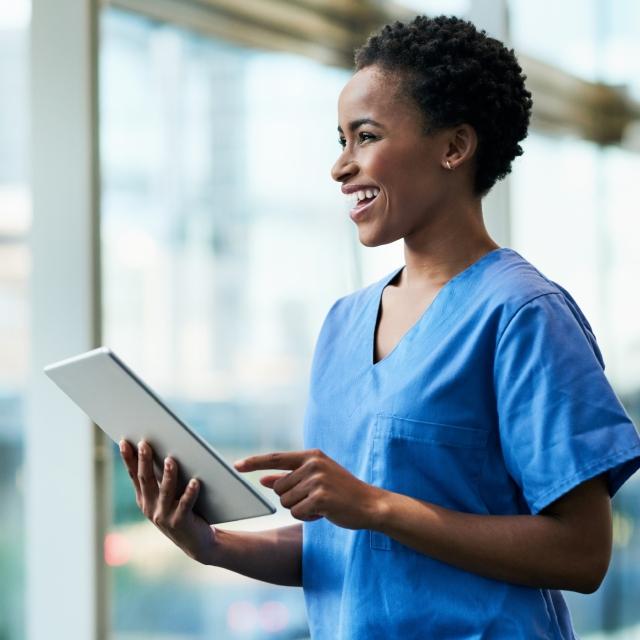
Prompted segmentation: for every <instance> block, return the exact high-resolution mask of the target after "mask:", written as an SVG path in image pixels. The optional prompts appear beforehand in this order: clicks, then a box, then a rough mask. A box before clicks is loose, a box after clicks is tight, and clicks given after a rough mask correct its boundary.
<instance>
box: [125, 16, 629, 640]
mask: <svg viewBox="0 0 640 640" xmlns="http://www.w3.org/2000/svg"><path fill="white" fill-rule="evenodd" d="M355 61H356V69H355V73H354V74H353V76H352V77H351V78H350V79H349V81H348V82H347V84H346V86H345V87H344V88H343V90H342V92H341V93H340V96H339V100H338V132H339V134H340V138H339V141H340V145H341V147H342V149H341V152H340V154H339V157H338V158H337V160H336V162H335V164H334V166H333V168H332V171H331V173H332V177H333V178H334V180H336V181H338V182H340V183H341V185H342V191H343V193H345V194H346V195H348V196H350V197H351V198H355V200H356V201H354V203H353V204H354V206H353V208H352V209H351V218H352V220H353V221H354V223H355V224H356V225H357V229H358V235H359V238H360V242H361V243H362V244H363V245H365V246H371V247H372V246H379V245H383V244H388V243H390V242H394V241H395V240H399V239H402V240H403V242H404V258H405V264H404V265H402V266H400V267H398V268H396V269H394V270H393V271H392V272H391V273H389V274H388V275H386V276H385V277H384V278H382V279H381V280H379V281H378V282H376V283H374V284H372V285H370V286H368V287H365V288H362V289H359V290H357V291H355V292H354V293H351V294H349V295H347V296H344V297H341V298H340V299H338V300H337V301H336V302H335V303H334V304H333V305H332V306H331V308H330V309H329V311H328V313H327V315H326V317H325V320H324V323H323V325H322V328H321V330H320V334H319V337H318V340H317V343H316V347H315V352H314V357H313V363H312V368H311V381H310V387H309V397H308V403H307V407H306V411H305V417H304V430H303V431H304V449H303V450H301V451H282V452H277V451H276V452H271V453H266V454H261V455H251V456H249V457H246V458H244V459H242V460H239V461H238V462H236V468H237V469H238V470H239V471H242V472H252V471H256V470H272V472H271V473H269V474H267V475H265V476H263V477H262V479H261V482H262V484H263V485H264V486H266V487H269V488H271V489H273V491H275V493H276V494H277V495H278V496H279V498H280V503H281V505H282V506H283V507H284V508H286V509H288V510H290V513H291V515H292V516H293V517H294V518H295V519H297V520H299V521H301V522H302V524H294V525H291V526H288V527H283V528H280V529H274V530H271V531H266V532H260V533H249V532H239V531H222V530H214V531H213V532H212V533H210V532H209V530H208V529H206V527H203V525H202V522H198V521H197V519H196V520H194V518H193V517H192V514H190V513H189V507H190V505H192V504H193V502H194V500H195V497H196V495H197V487H196V488H194V489H192V490H189V492H188V493H187V494H185V495H183V496H179V495H175V493H174V490H173V489H172V487H173V485H172V482H171V477H172V475H171V473H165V475H164V476H163V478H162V480H161V481H160V482H156V481H155V479H154V478H153V477H152V476H151V475H150V471H149V467H148V465H145V460H148V459H149V454H150V451H149V450H148V447H146V446H144V445H143V446H142V448H141V449H140V453H141V457H140V458H138V455H137V453H136V452H134V451H127V455H126V456H125V459H126V463H127V466H128V467H129V470H130V472H131V474H132V479H133V481H134V485H135V486H136V493H137V496H138V504H139V506H140V507H141V508H142V510H143V512H144V513H145V514H146V515H147V517H149V518H151V519H152V520H153V521H154V522H155V523H156V524H157V523H161V525H162V527H161V528H162V529H163V531H164V532H165V534H166V535H167V536H169V537H170V538H171V539H173V540H174V541H177V543H178V544H179V545H180V546H181V547H182V548H183V549H185V550H186V551H187V552H188V553H190V555H191V556H192V557H195V558H196V559H197V560H199V561H200V562H203V563H207V564H213V565H216V566H221V567H225V568H227V569H230V570H232V571H236V572H238V573H242V574H244V575H248V576H251V577H254V578H257V579H260V580H264V581H267V582H272V583H277V584H286V585H302V586H303V588H304V595H305V598H306V604H307V612H308V617H309V626H310V630H311V635H312V637H313V638H314V639H316V640H347V639H349V640H353V639H355V640H359V639H362V640H364V639H367V640H369V639H374V640H375V639H381V640H382V639H385V640H386V639H387V638H408V639H411V638H416V639H418V638H420V639H421V638H460V639H469V640H470V639H472V638H491V639H492V640H495V639H498V640H512V639H513V638H527V639H532V638H540V639H541V640H542V639H548V638H554V639H563V640H568V639H572V638H575V634H574V631H573V627H572V622H571V616H570V614H569V611H568V609H567V606H566V604H565V601H564V599H563V597H562V594H561V593H560V590H562V589H565V590H574V591H579V592H582V593H591V592H593V591H594V590H595V589H597V588H598V586H599V585H600V583H601V581H602V579H603V577H604V575H605V573H606V571H607V568H608V563H609V558H610V553H611V528H612V526H611V507H610V498H611V496H613V495H614V494H615V493H616V492H617V491H618V489H619V488H620V486H621V485H622V484H623V483H624V482H625V481H626V480H627V479H628V478H629V477H630V476H631V475H632V474H633V473H634V472H635V471H636V470H637V468H638V467H639V466H640V438H639V437H638V434H637V433H636V430H635V427H634V425H633V423H632V422H631V420H630V419H629V417H628V415H627V414H626V412H625V410H624V408H623V407H622V405H621V404H620V402H619V400H618V398H617V396H616V394H615V393H614V392H613V390H612V388H611V386H610V385H609V383H608V381H607V378H606V377H605V375H604V361H603V358H602V354H601V352H600V349H599V346H598V344H597V341H596V339H595V336H594V334H593V331H592V329H591V326H590V324H589V322H588V320H587V319H586V317H585V316H584V314H583V313H582V311H581V309H580V308H579V307H578V305H577V304H576V302H575V300H574V299H573V297H572V296H571V294H570V293H569V292H568V291H567V290H566V289H564V288H563V287H562V286H561V285H559V284H558V283H556V282H554V281H553V280H551V279H549V278H547V277H546V276H545V275H544V274H542V273H541V272H540V271H539V270H538V269H536V267H534V266H533V265H532V264H530V263H529V262H528V261H527V260H526V259H525V258H524V257H523V256H521V255H520V254H519V253H517V252H516V251H514V250H512V249H510V248H508V247H500V246H499V245H498V244H497V243H496V242H495V241H494V240H493V239H492V238H491V236H490V235H489V233H488V232H487V229H486V228H485V225H484V221H483V210H482V198H483V197H484V196H485V195H486V194H487V193H488V192H489V190H490V189H491V188H492V186H493V185H494V184H495V182H496V181H497V180H500V179H502V178H504V177H505V176H506V175H507V174H508V173H509V172H510V171H511V163H512V161H513V160H514V159H515V158H516V157H517V156H518V155H520V154H521V153H522V149H521V147H520V146H519V142H520V141H521V140H522V139H523V138H524V137H525V136H526V134H527V128H528V124H529V117H530V111H531V95H530V93H529V92H528V91H527V90H526V88H525V85H524V80H525V78H524V76H523V75H522V73H521V69H520V66H519V65H518V62H517V60H516V58H515V55H514V53H513V51H512V50H511V51H510V50H508V49H507V48H506V47H505V46H504V45H503V44H502V43H500V42H499V41H497V40H495V39H492V38H489V37H488V36H487V35H486V33H485V32H484V31H478V30H476V28H475V27H474V26H473V24H471V23H469V22H466V21H463V20H460V19H457V18H454V17H445V16H440V17H437V18H432V19H429V18H426V17H422V16H419V17H417V18H416V19H414V20H413V21H412V22H410V23H408V24H404V23H400V22H396V23H394V24H392V25H387V26H385V27H384V28H382V30H381V31H380V32H379V33H377V34H374V35H373V36H371V37H370V39H369V40H368V42H367V43H366V44H365V45H364V46H363V47H362V48H361V49H359V50H358V51H357V52H356V56H355ZM138 460H140V461H141V464H138ZM145 468H146V472H145ZM167 468H168V469H171V471H172V473H173V472H175V469H176V467H175V465H174V464H173V463H171V462H169V466H168V467H167ZM273 470H275V473H274V472H273ZM136 478H137V480H136ZM194 549H195V551H194Z"/></svg>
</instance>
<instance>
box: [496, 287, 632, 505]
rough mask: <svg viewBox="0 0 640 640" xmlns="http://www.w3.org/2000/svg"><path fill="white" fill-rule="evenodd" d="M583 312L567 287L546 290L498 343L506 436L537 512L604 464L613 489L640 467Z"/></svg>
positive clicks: (510, 457) (511, 462) (505, 445)
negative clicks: (564, 291)
mask: <svg viewBox="0 0 640 640" xmlns="http://www.w3.org/2000/svg"><path fill="white" fill-rule="evenodd" d="M581 317H583V316H582V314H581V313H580V314H576V313H575V312H574V311H572V307H571V306H570V305H569V304H567V302H566V300H565V298H564V296H563V295H562V294H561V293H548V294H543V295H541V296H539V297H537V298H535V299H533V300H531V301H529V302H527V303H526V304H524V305H523V306H522V307H520V309H519V310H518V311H517V312H516V313H515V314H514V315H513V317H512V318H511V319H510V320H509V322H508V324H507V326H506V328H505V329H504V330H503V332H502V334H501V335H500V336H499V338H498V343H497V346H496V353H495V360H494V388H495V394H496V407H497V413H498V425H499V432H500V443H501V446H502V451H503V455H504V459H505V464H506V466H507V469H508V471H509V473H510V475H511V477H512V478H513V479H514V480H515V482H516V483H517V484H518V486H519V487H520V488H521V490H522V493H523V496H524V499H525V501H526V503H527V505H528V506H529V508H530V510H531V513H533V514H536V513H538V512H540V511H541V510H542V509H543V508H544V507H546V506H547V505H549V504H551V503H552V502H553V501H554V500H556V499H557V498H559V497H560V496H561V495H563V494H565V493H566V492H568V491H569V490H571V489H572V488H574V487H575V486H577V485H578V484H580V483H581V482H584V481H585V480H588V479H590V478H592V477H595V476H597V475H599V474H601V473H603V472H607V478H608V485H609V494H610V495H611V496H613V495H614V494H615V493H616V491H617V490H618V489H619V488H620V486H622V484H623V483H624V482H625V481H626V480H627V479H628V478H629V477H630V476H631V475H632V474H633V473H634V472H635V471H636V470H637V469H638V467H640V437H639V436H638V433H637V431H636V429H635V427H634V425H633V423H632V422H631V419H630V418H629V416H628V415H627V413H626V411H625V409H624V407H623V406H622V404H621V403H620V400H619V399H618V397H617V396H616V394H615V392H614V391H613V389H612V387H611V385H610V384H609V381H608V380H607V378H606V376H605V374H604V370H603V364H602V362H601V359H600V357H599V355H600V354H599V351H597V347H594V345H593V344H592V341H595V339H594V338H593V335H592V334H591V333H590V327H588V324H587V325H586V326H585V324H584V323H583V322H582V321H581ZM594 349H595V350H594ZM596 351H597V353H598V356H596Z"/></svg>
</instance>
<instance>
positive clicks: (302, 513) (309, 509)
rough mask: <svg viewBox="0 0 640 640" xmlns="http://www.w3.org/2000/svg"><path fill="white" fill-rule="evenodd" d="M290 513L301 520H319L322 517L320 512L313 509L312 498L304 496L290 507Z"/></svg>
mask: <svg viewBox="0 0 640 640" xmlns="http://www.w3.org/2000/svg"><path fill="white" fill-rule="evenodd" d="M290 513H291V515H292V516H293V517H294V518H295V519H296V520H303V521H305V522H311V521H313V520H319V519H320V518H323V517H324V516H323V515H322V514H320V513H317V512H316V511H315V509H314V503H313V498H310V497H308V498H306V499H305V500H303V501H302V502H298V504H296V505H295V506H294V507H292V508H291V511H290Z"/></svg>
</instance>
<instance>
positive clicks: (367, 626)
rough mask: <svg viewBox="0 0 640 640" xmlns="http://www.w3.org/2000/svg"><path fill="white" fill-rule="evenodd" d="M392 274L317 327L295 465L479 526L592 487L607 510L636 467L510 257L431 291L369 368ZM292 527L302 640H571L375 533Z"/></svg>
mask: <svg viewBox="0 0 640 640" xmlns="http://www.w3.org/2000/svg"><path fill="white" fill-rule="evenodd" d="M400 270H401V268H399V269H397V270H396V271H394V272H393V273H391V274H389V275H388V276H386V277H385V278H383V279H382V280H380V281H379V282H377V283H375V284H373V285H371V286H368V287H366V288H363V289H360V290H359V291H356V292H355V293H353V294H350V295H348V296H345V297H343V298H340V299H339V300H337V301H336V302H335V304H334V305H333V306H332V307H331V309H330V310H329V312H328V314H327V317H326V319H325V321H324V324H323V326H322V329H321V331H320V335H319V337H318V341H317V344H316V349H315V353H314V358H313V364H312V368H311V382H310V389H309V399H308V404H307V410H306V414H305V422H304V444H305V448H316V447H317V448H320V449H322V450H323V451H324V452H325V453H326V454H327V455H329V456H331V457H332V458H334V459H335V460H336V461H337V462H339V463H340V464H341V465H343V466H344V467H345V468H346V469H348V470H349V471H350V472H351V473H353V474H354V475H355V476H357V477H358V478H361V479H362V480H364V481H366V482H369V483H371V484H374V485H377V486H381V487H384V488H385V489H389V490H391V491H395V492H398V493H403V494H406V495H409V496H413V497H416V498H419V499H422V500H426V501H428V502H432V503H434V504H438V505H441V506H443V507H447V508H450V509H455V510H457V511H464V512H469V513H480V514H537V513H538V512H539V511H540V510H541V509H543V508H544V507H545V506H547V505H548V504H550V503H551V502H553V501H554V500H556V499H557V498H558V497H560V496H561V495H562V494H564V493H566V492H567V491H569V490H570V489H572V488H573V487H575V486H576V485H578V484H580V483H581V482H583V481H585V480H587V479H589V478H591V477H593V476H595V475H598V474H600V473H603V472H605V471H606V472H607V478H608V483H609V491H610V493H611V495H613V494H614V493H615V492H616V491H617V490H618V488H619V487H620V486H621V485H622V483H623V482H625V480H626V479H627V478H629V476H630V475H631V474H632V473H633V472H634V471H635V470H636V469H637V468H638V467H640V438H639V437H638V434H637V432H636V430H635V427H634V425H633V423H632V422H631V420H630V419H629V417H628V415H627V414H626V412H625V410H624V408H623V407H622V405H621V404H620V402H619V400H618V398H617V396H616V395H615V393H614V391H613V390H612V388H611V386H610V385H609V383H608V381H607V379H606V377H605V375H604V362H603V360H602V355H601V353H600V350H599V349H598V346H597V343H596V340H595V337H594V335H593V332H592V330H591V327H590V325H589V323H588V322H587V320H586V318H585V317H584V315H583V314H582V312H581V311H580V309H579V307H578V305H577V304H576V302H575V301H574V300H573V298H572V297H571V296H570V294H569V293H568V292H567V291H566V290H564V289H563V288H562V287H561V286H559V285H558V284H556V283H555V282H553V281H551V280H549V279H548V278H546V277H545V276H544V275H543V274H542V273H540V272H539V271H538V270H537V269H536V268H535V267H533V266H532V265H531V264H530V263H529V262H527V261H526V260H525V259H524V258H523V257H522V256H521V255H520V254H519V253H517V252H516V251H514V250H512V249H509V248H506V247H502V248H499V249H496V250H494V251H491V252H490V253H487V254H486V255H484V256H483V257H482V258H480V259H479V260H478V261H476V262H475V263H474V264H472V265H471V266H469V267H468V268H467V269H465V270H464V271H462V272H461V273H459V274H458V275H456V276H455V277H454V278H452V279H451V280H450V281H449V282H447V284H446V285H445V286H444V287H442V288H441V289H440V291H439V292H438V295H437V296H436V298H435V299H434V300H433V302H432V303H431V305H430V306H429V307H428V308H427V309H426V311H425V312H424V314H423V315H422V316H421V318H420V319H419V320H418V321H417V322H416V323H415V324H414V325H413V326H412V327H411V328H410V329H409V331H408V332H407V333H406V334H405V335H404V336H403V338H402V339H401V340H400V342H399V343H398V344H397V346H396V347H395V348H394V350H393V351H392V352H391V353H389V354H388V355H387V356H386V357H385V358H384V359H383V360H381V361H380V362H378V363H376V364H375V365H374V364H373V351H374V348H373V347H374V330H375V325H376V320H377V315H378V310H379V305H380V299H381V295H382V290H383V289H384V287H385V286H386V285H387V284H388V283H389V282H391V281H392V280H393V278H394V277H395V276H396V275H397V274H398V273H399V271H400ZM303 527H304V529H303V587H304V593H305V600H306V605H307V613H308V618H309V625H310V630H311V635H312V638H313V639H314V640H360V639H362V640H365V639H367V640H376V639H381V640H382V639H384V640H387V639H388V638H403V640H409V639H412V638H416V639H418V638H420V639H421V640H422V639H424V638H434V639H437V640H447V639H455V640H461V639H464V640H472V639H474V640H480V639H482V640H495V639H505V640H506V639H508V640H517V639H522V640H524V639H526V640H534V639H536V638H540V639H542V638H544V639H547V640H548V639H563V640H567V639H570V638H575V635H574V632H573V629H572V624H571V617H570V614H569V611H568V609H567V607H566V604H565V601H564V599H563V597H562V594H561V593H560V592H559V591H555V590H548V589H533V588H528V587H522V586H517V585H513V584H508V583H505V582H501V581H497V580H492V579H489V578H485V577H482V576H479V575H476V574H473V573H469V572H466V571H463V570H461V569H458V568H456V567H453V566H452V565H449V564H446V563H443V562H440V561H437V560H434V559H432V558H430V557H428V556H426V555H424V554H421V553H419V552H417V551H414V550H412V549H410V548H409V547H406V546H404V545H402V544H400V543H399V542H397V541H396V540H394V539H392V538H390V537H388V536H386V535H383V534H381V533H379V532H374V531H368V530H349V529H343V528H340V527H337V526H335V525H333V524H332V523H330V522H329V521H328V520H326V519H320V520H317V521H314V522H305V523H304V525H303Z"/></svg>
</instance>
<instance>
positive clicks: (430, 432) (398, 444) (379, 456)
mask: <svg viewBox="0 0 640 640" xmlns="http://www.w3.org/2000/svg"><path fill="white" fill-rule="evenodd" d="M487 439H488V432H487V431H484V430H481V429H470V428H468V427H458V426H454V425H449V424H441V423H437V422H425V421H422V420H413V419H409V418H398V417H397V416H393V415H388V414H384V413H379V414H377V415H376V423H375V426H374V433H373V443H372V446H371V460H370V466H369V469H370V478H369V481H370V483H371V484H373V485H375V486H377V487H381V488H383V489H387V490H389V491H393V492H395V493H401V494H404V495H407V496H411V497H412V498H418V499H420V500H425V501H427V502H431V503H433V504H437V505H440V506H442V507H446V508H448V509H454V510H456V511H466V512H469V513H475V512H482V511H484V507H483V505H482V504H481V501H480V498H479V497H478V492H477V482H478V478H479V475H480V473H481V471H482V465H483V463H484V459H485V455H486V451H487ZM370 542H371V547H372V548H374V549H386V550H391V549H394V548H403V549H407V547H404V546H403V545H401V544H400V543H399V542H397V541H395V540H393V539H392V538H390V537H389V536H387V535H385V534H383V533H380V532H378V531H371V532H370Z"/></svg>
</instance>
